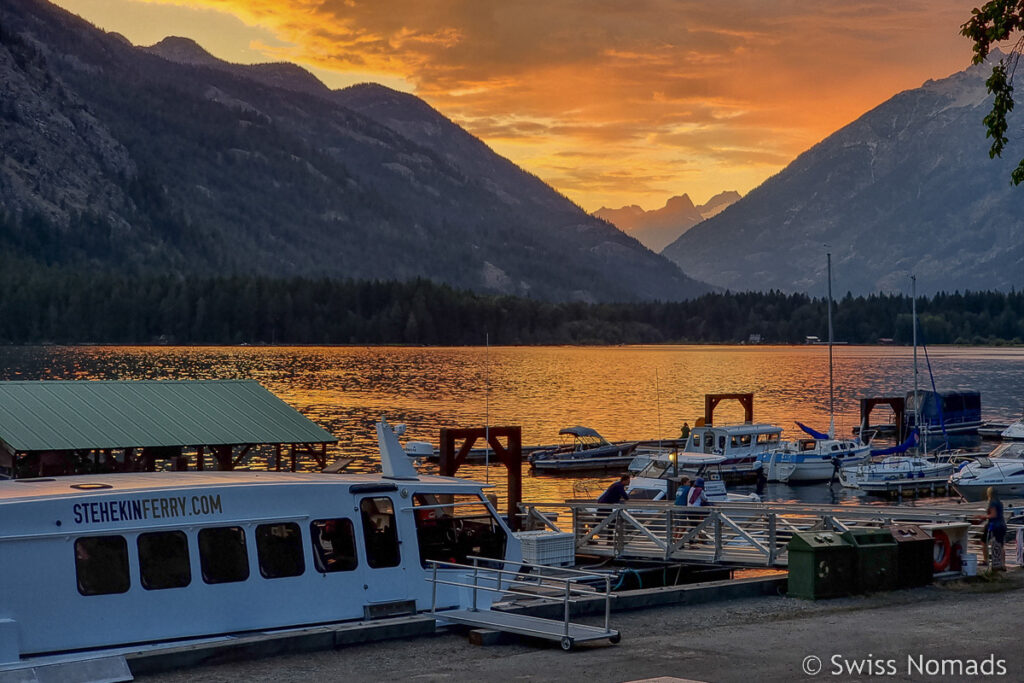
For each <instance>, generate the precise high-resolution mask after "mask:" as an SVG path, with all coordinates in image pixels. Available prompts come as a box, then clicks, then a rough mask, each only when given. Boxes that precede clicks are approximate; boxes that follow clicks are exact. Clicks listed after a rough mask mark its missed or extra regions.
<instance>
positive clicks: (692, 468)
mask: <svg viewBox="0 0 1024 683" xmlns="http://www.w3.org/2000/svg"><path fill="white" fill-rule="evenodd" d="M725 461H726V458H725V456H722V455H713V454H704V453H680V454H675V453H660V454H652V455H643V456H638V457H637V459H636V461H634V463H635V464H632V465H630V470H631V471H636V472H637V474H636V475H635V476H634V477H633V479H632V480H631V481H630V484H629V488H628V489H626V493H628V494H629V498H630V500H665V499H666V497H667V496H668V489H669V480H670V479H672V478H674V477H676V476H677V472H678V474H679V475H682V474H683V473H686V475H687V476H689V477H690V478H691V480H695V479H696V478H697V477H700V478H702V479H704V493H705V495H706V496H707V498H708V500H709V501H710V502H712V503H725V502H748V503H749V502H751V501H753V502H757V501H760V500H761V498H760V496H758V495H757V494H754V493H750V494H741V493H729V492H728V491H726V488H725V479H724V477H723V473H722V465H723V463H725Z"/></svg>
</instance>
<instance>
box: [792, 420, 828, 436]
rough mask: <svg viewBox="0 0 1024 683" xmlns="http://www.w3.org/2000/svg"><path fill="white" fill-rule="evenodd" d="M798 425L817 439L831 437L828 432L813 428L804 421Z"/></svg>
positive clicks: (797, 424)
mask: <svg viewBox="0 0 1024 683" xmlns="http://www.w3.org/2000/svg"><path fill="white" fill-rule="evenodd" d="M796 426H797V427H799V428H800V429H802V430H804V431H805V432H807V433H808V434H810V435H811V436H813V437H814V438H815V439H829V438H831V437H830V436H829V435H828V434H822V433H821V432H819V431H817V430H814V429H811V428H810V427H808V426H807V425H805V424H804V423H803V422H797V423H796Z"/></svg>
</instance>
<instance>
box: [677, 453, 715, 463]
mask: <svg viewBox="0 0 1024 683" xmlns="http://www.w3.org/2000/svg"><path fill="white" fill-rule="evenodd" d="M676 458H677V462H678V463H679V464H680V465H717V464H719V463H722V462H725V456H724V455H713V454H711V453H680V454H679V455H677V456H676Z"/></svg>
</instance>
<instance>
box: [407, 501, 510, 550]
mask: <svg viewBox="0 0 1024 683" xmlns="http://www.w3.org/2000/svg"><path fill="white" fill-rule="evenodd" d="M413 505H414V514H415V516H416V537H417V540H418V542H419V547H420V563H421V564H422V565H423V566H424V567H427V566H429V565H428V564H427V560H437V561H439V562H457V563H459V564H469V563H471V562H472V561H471V560H469V559H468V558H470V557H489V558H493V559H496V560H501V559H504V557H505V531H504V529H502V528H501V524H499V523H498V520H497V519H495V517H494V515H492V514H491V511H490V509H489V508H488V507H487V505H486V503H484V501H483V500H481V498H480V497H479V496H475V495H441V494H434V493H417V494H415V495H413Z"/></svg>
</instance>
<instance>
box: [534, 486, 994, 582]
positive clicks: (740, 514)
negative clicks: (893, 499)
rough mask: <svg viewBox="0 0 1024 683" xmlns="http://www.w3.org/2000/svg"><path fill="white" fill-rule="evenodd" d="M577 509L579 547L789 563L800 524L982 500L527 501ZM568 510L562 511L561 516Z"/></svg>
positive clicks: (862, 523)
mask: <svg viewBox="0 0 1024 683" xmlns="http://www.w3.org/2000/svg"><path fill="white" fill-rule="evenodd" d="M545 508H547V509H555V510H561V511H565V510H568V511H570V512H571V513H572V514H571V524H572V529H571V531H572V533H573V535H574V537H575V543H576V549H577V551H582V552H593V553H594V554H597V555H601V556H611V557H620V556H635V557H654V558H658V559H661V560H666V561H667V560H671V559H682V560H690V561H697V562H714V563H723V562H724V563H726V564H729V563H732V564H739V565H757V566H776V565H782V564H785V563H786V560H787V556H788V554H787V544H788V541H789V540H790V538H791V537H792V535H793V534H794V533H796V532H799V531H806V530H817V529H830V530H838V531H844V530H846V529H849V528H853V527H878V526H887V525H889V524H893V523H901V522H902V523H912V524H927V523H950V522H966V521H969V520H970V518H971V517H972V516H976V515H977V514H979V513H980V508H973V507H968V506H958V507H957V508H948V507H940V506H935V507H920V506H918V507H894V506H885V507H882V506H877V507H876V506H870V507H862V508H859V509H858V508H851V507H847V506H828V505H806V504H793V503H723V504H716V505H714V506H711V507H696V508H691V507H679V506H676V505H674V504H673V503H670V502H667V501H665V502H662V501H658V502H653V501H625V502H622V503H614V504H605V503H596V502H595V501H578V500H569V501H565V502H563V503H549V502H541V503H521V504H520V510H522V511H523V513H524V517H526V518H529V519H534V520H538V521H544V522H546V523H547V524H548V525H549V526H552V527H553V528H556V529H557V527H555V525H554V524H553V523H551V522H550V520H547V519H546V518H545V517H544V513H543V512H542V510H543V509H545ZM559 517H560V518H561V515H560V516H559Z"/></svg>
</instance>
